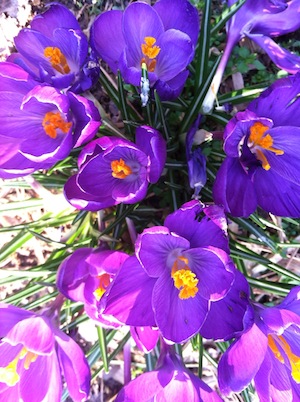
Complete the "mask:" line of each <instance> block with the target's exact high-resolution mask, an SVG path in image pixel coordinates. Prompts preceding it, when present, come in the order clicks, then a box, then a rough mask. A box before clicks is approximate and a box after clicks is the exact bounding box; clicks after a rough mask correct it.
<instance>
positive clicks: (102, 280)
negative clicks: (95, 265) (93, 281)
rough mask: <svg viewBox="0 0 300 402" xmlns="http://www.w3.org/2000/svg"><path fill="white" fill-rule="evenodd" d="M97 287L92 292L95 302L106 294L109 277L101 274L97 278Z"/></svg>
mask: <svg viewBox="0 0 300 402" xmlns="http://www.w3.org/2000/svg"><path fill="white" fill-rule="evenodd" d="M98 279H99V287H98V288H97V289H96V290H95V291H94V296H95V297H96V299H97V300H100V299H101V297H102V296H103V294H104V293H105V292H106V289H107V287H108V285H109V284H110V275H109V274H102V275H99V276H98Z"/></svg>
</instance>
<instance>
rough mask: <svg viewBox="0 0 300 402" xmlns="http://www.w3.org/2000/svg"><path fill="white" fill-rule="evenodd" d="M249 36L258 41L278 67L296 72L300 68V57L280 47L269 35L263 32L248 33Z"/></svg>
mask: <svg viewBox="0 0 300 402" xmlns="http://www.w3.org/2000/svg"><path fill="white" fill-rule="evenodd" d="M246 35H247V36H248V38H250V39H252V40H253V41H254V42H256V43H257V44H258V45H259V46H260V47H261V48H262V49H263V50H264V51H265V52H266V53H267V54H268V56H269V57H270V59H271V60H272V61H273V62H274V63H275V64H276V65H277V67H279V68H281V69H283V70H286V71H288V72H289V73H292V74H295V73H297V72H298V71H299V68H300V57H299V56H298V55H296V54H294V53H291V52H289V51H288V50H286V49H283V48H282V47H280V46H279V45H278V44H277V43H276V42H274V41H273V40H272V39H271V38H269V37H268V36H264V35H262V34H251V33H247V34H246Z"/></svg>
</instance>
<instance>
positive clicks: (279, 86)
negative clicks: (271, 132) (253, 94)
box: [247, 73, 300, 127]
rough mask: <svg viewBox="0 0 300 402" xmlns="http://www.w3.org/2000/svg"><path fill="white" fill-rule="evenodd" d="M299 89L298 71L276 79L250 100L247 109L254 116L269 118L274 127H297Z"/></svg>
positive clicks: (299, 76) (299, 75) (299, 100)
mask: <svg viewBox="0 0 300 402" xmlns="http://www.w3.org/2000/svg"><path fill="white" fill-rule="evenodd" d="M299 91H300V73H298V74H295V75H293V76H289V77H286V78H282V79H280V80H276V81H275V82H274V83H273V84H272V85H271V86H269V87H268V88H267V89H266V90H265V91H263V92H262V93H261V95H260V96H259V97H258V98H256V99H254V100H253V101H252V102H250V103H249V105H248V107H247V109H249V111H251V112H252V113H254V114H255V115H256V116H264V117H267V118H269V119H271V120H272V122H273V124H274V126H275V127H276V126H290V125H291V124H292V125H293V126H296V127H299V126H300V116H299V115H298V113H297V110H298V109H299V102H300V99H299V98H298V96H297V95H298V94H299ZM278 110H280V113H278ZM291 122H292V123H291ZM264 124H265V123H264Z"/></svg>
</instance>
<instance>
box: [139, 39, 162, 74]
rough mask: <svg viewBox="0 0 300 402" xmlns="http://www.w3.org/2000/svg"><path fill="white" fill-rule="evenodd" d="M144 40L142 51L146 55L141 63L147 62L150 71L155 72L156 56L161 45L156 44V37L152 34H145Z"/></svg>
mask: <svg viewBox="0 0 300 402" xmlns="http://www.w3.org/2000/svg"><path fill="white" fill-rule="evenodd" d="M144 42H145V43H142V44H141V48H142V53H143V55H144V56H145V57H143V58H142V60H141V65H142V64H143V63H145V64H146V65H147V69H148V71H150V72H151V73H153V71H154V70H155V66H156V59H155V58H156V56H157V55H158V54H159V52H160V47H159V46H156V45H155V42H156V39H155V38H153V37H152V36H145V38H144Z"/></svg>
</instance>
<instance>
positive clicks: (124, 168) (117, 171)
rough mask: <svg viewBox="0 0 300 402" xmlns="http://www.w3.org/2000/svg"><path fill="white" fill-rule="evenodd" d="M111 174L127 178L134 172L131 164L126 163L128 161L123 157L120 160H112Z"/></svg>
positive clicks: (117, 177) (118, 177) (119, 177)
mask: <svg viewBox="0 0 300 402" xmlns="http://www.w3.org/2000/svg"><path fill="white" fill-rule="evenodd" d="M110 166H111V170H112V173H111V175H112V176H113V177H115V178H116V179H125V178H126V177H127V176H129V175H130V174H131V173H132V170H131V168H130V166H128V165H126V163H125V162H124V161H123V159H122V158H121V159H120V160H119V161H118V160H115V161H112V162H111V164H110Z"/></svg>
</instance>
